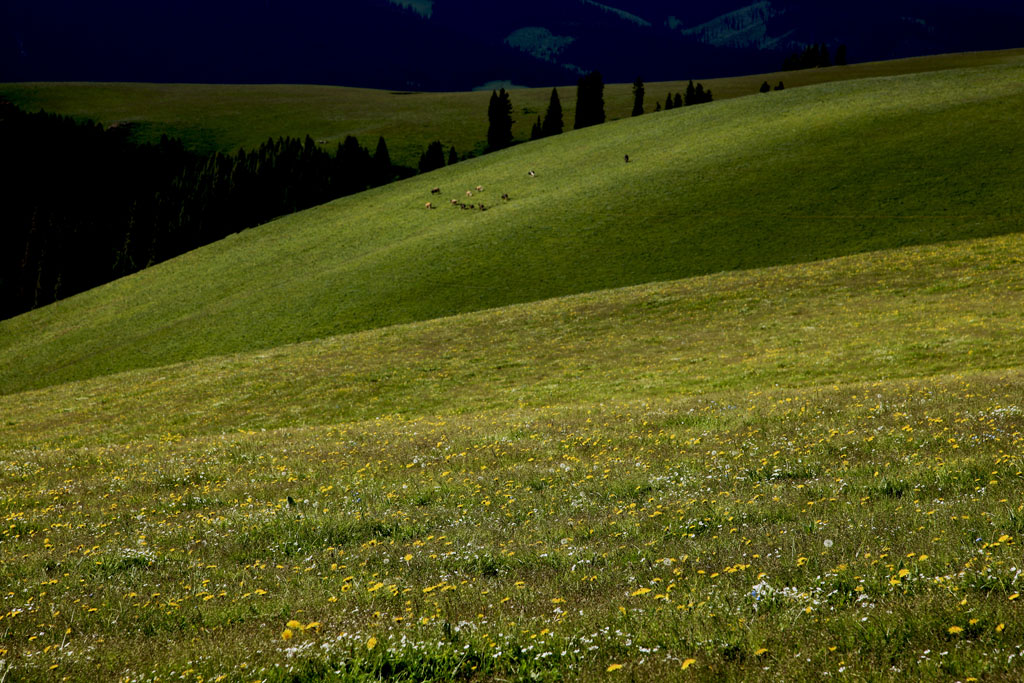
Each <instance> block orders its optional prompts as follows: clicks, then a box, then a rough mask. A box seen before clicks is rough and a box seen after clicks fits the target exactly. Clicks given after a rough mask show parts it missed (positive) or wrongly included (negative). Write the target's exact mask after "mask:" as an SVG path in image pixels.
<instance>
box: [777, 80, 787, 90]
mask: <svg viewBox="0 0 1024 683" xmlns="http://www.w3.org/2000/svg"><path fill="white" fill-rule="evenodd" d="M775 89H776V90H785V89H786V86H784V85H783V84H782V81H779V84H778V85H777V86H775Z"/></svg>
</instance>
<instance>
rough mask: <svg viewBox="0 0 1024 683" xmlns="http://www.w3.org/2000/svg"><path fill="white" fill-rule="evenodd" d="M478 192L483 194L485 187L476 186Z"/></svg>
mask: <svg viewBox="0 0 1024 683" xmlns="http://www.w3.org/2000/svg"><path fill="white" fill-rule="evenodd" d="M476 191H477V192H483V191H484V186H483V185H477V186H476Z"/></svg>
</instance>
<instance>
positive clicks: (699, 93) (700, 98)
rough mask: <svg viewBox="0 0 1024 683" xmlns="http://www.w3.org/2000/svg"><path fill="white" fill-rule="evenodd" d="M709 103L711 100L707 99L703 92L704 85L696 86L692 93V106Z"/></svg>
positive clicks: (706, 94)
mask: <svg viewBox="0 0 1024 683" xmlns="http://www.w3.org/2000/svg"><path fill="white" fill-rule="evenodd" d="M710 101H711V100H709V99H708V93H706V92H704V84H703V83H698V84H697V89H696V90H695V91H694V93H693V103H694V104H704V103H705V102H710Z"/></svg>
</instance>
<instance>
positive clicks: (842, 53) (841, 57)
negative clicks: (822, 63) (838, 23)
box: [836, 43, 846, 66]
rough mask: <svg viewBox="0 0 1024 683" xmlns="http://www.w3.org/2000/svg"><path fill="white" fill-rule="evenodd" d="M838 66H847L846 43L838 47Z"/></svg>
mask: <svg viewBox="0 0 1024 683" xmlns="http://www.w3.org/2000/svg"><path fill="white" fill-rule="evenodd" d="M836 66H846V44H845V43H844V44H843V45H840V46H839V47H837V48H836Z"/></svg>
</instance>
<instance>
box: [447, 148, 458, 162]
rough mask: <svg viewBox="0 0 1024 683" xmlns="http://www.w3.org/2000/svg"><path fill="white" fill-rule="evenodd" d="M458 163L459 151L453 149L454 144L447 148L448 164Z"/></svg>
mask: <svg viewBox="0 0 1024 683" xmlns="http://www.w3.org/2000/svg"><path fill="white" fill-rule="evenodd" d="M457 163H459V153H458V152H456V151H455V145H452V147H451V149H449V150H448V165H449V166H451V165H452V164H457Z"/></svg>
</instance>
